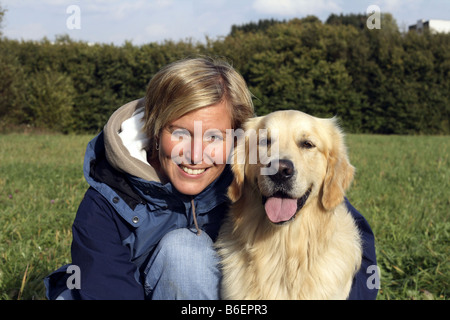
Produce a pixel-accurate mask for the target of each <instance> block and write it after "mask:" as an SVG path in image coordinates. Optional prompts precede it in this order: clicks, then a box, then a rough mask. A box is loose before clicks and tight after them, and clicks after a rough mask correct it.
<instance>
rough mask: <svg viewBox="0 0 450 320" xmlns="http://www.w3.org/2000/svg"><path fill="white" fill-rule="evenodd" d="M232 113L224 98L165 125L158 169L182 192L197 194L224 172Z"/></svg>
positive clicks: (228, 147) (229, 146)
mask: <svg viewBox="0 0 450 320" xmlns="http://www.w3.org/2000/svg"><path fill="white" fill-rule="evenodd" d="M227 129H231V115H230V110H229V108H228V107H227V104H226V101H224V102H220V103H217V104H215V105H211V106H208V107H204V108H201V109H198V110H195V111H192V112H190V113H188V114H186V115H184V116H182V117H181V118H179V119H177V120H175V121H173V122H172V123H170V124H169V125H168V126H166V127H165V128H164V129H163V131H162V133H161V136H160V147H159V149H160V151H159V160H160V170H161V171H162V172H161V173H163V174H164V175H165V177H166V178H167V179H168V180H169V181H170V182H171V183H172V184H173V186H174V187H175V188H176V189H177V190H178V191H179V192H181V193H183V194H187V195H196V194H198V193H200V192H201V191H203V189H205V188H206V187H207V186H208V185H209V184H211V182H213V181H214V180H215V179H216V178H217V177H219V176H220V174H221V173H222V172H223V170H224V168H225V165H226V160H227V157H228V154H229V152H230V150H231V147H232V143H233V139H229V140H231V141H229V143H228V144H227V143H226V141H227V139H226V138H227V135H226V134H227V131H226V130H227Z"/></svg>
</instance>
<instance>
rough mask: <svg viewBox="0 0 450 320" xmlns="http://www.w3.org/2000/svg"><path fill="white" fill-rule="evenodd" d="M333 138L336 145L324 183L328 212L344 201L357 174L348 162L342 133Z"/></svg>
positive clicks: (331, 151) (323, 200) (323, 196)
mask: <svg viewBox="0 0 450 320" xmlns="http://www.w3.org/2000/svg"><path fill="white" fill-rule="evenodd" d="M336 129H337V128H336ZM337 131H338V130H337ZM333 138H334V139H332V140H333V141H334V145H333V146H332V148H331V150H330V151H329V153H328V159H327V172H326V175H325V179H324V182H323V193H322V205H323V207H324V208H325V209H326V210H331V209H334V208H335V207H336V206H337V205H338V204H340V203H341V202H342V201H344V196H345V192H346V191H347V189H348V188H349V187H350V184H351V183H352V181H353V176H354V173H355V168H354V167H353V166H352V165H351V164H350V161H349V160H348V155H347V149H346V147H345V145H344V141H343V140H344V137H343V135H342V133H341V132H337V134H335V135H334V137H333Z"/></svg>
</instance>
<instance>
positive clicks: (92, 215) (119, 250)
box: [44, 105, 378, 299]
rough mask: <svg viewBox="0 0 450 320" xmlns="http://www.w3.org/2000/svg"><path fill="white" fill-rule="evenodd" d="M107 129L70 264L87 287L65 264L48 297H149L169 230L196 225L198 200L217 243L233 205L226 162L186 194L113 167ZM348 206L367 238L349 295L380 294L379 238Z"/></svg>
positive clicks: (96, 152) (203, 223)
mask: <svg viewBox="0 0 450 320" xmlns="http://www.w3.org/2000/svg"><path fill="white" fill-rule="evenodd" d="M124 107H126V106H124ZM135 107H136V106H135V105H133V108H135ZM125 109H127V108H125ZM128 115H129V114H127V115H126V117H127V116H128ZM122 116H123V115H121V116H119V118H120V117H122ZM113 117H114V115H113ZM113 117H112V118H113ZM110 121H111V120H110ZM121 121H122V120H121ZM116 129H117V128H116ZM105 131H106V127H105ZM105 131H103V132H102V133H100V134H99V135H98V136H97V137H95V138H94V139H93V140H92V141H91V142H90V143H89V144H88V147H87V150H86V155H85V160H84V175H85V178H86V180H87V182H88V183H89V185H90V188H89V189H88V190H87V192H86V194H85V196H84V198H83V200H82V202H81V204H80V206H79V208H78V211H77V214H76V217H75V221H74V223H73V227H72V233H73V241H72V248H71V254H72V265H76V266H78V267H79V270H80V276H81V278H80V282H79V284H80V287H81V288H80V289H77V288H74V289H71V290H68V287H67V280H68V279H69V277H71V276H72V271H69V270H68V269H67V268H68V267H69V266H70V265H65V266H63V267H61V268H60V269H58V270H56V271H55V272H53V273H52V274H51V275H49V276H48V277H47V278H45V280H44V282H45V285H46V288H47V298H48V299H55V298H57V297H58V296H59V295H60V294H61V293H63V292H65V295H66V297H67V294H69V295H70V298H73V299H145V294H144V285H143V269H144V268H145V267H146V265H147V261H148V259H149V258H150V256H151V254H152V252H153V250H154V248H155V246H156V245H157V243H158V242H159V240H160V239H161V238H162V237H163V236H164V235H165V234H166V233H167V232H169V231H171V230H174V229H177V228H186V227H193V226H194V220H193V216H192V203H193V204H194V206H195V212H196V217H197V223H198V226H199V228H200V229H202V230H204V231H205V232H207V233H208V235H209V236H210V237H211V238H212V240H213V241H215V239H216V238H217V235H218V232H219V228H220V226H221V222H222V219H223V218H224V216H225V214H226V211H227V210H228V206H229V200H228V198H227V197H226V190H227V188H228V186H229V184H230V183H231V180H232V172H231V170H230V169H229V167H228V166H227V167H226V168H225V170H224V172H223V173H222V175H221V176H220V177H219V178H217V179H216V180H215V181H214V182H213V183H212V184H211V185H209V186H208V187H207V188H206V189H205V190H203V191H202V192H201V193H200V194H198V195H196V196H195V197H192V196H186V195H184V194H181V193H179V192H178V191H177V190H176V189H175V188H174V187H173V186H172V185H171V184H170V183H167V184H163V183H161V182H158V181H149V180H146V179H143V178H139V177H137V176H135V175H132V174H129V173H127V172H126V170H125V169H123V168H118V167H117V165H112V164H111V161H108V159H111V156H109V158H108V155H107V154H108V150H107V148H105V145H106V146H108V144H109V142H108V141H107V143H105V136H108V134H105ZM113 131H115V130H113ZM118 131H120V130H118ZM111 144H113V143H111ZM132 161H135V159H133V160H132ZM119 167H120V165H119ZM346 203H347V206H348V209H349V210H350V212H351V214H352V216H353V217H354V219H355V221H356V224H357V226H358V228H359V230H360V231H361V236H362V240H363V261H362V265H361V269H360V271H359V272H358V273H357V275H356V276H355V279H354V281H353V285H352V290H351V293H350V296H349V299H375V298H376V295H377V291H378V290H377V289H370V288H368V286H367V279H368V277H369V276H371V275H372V273H367V270H368V267H369V266H371V265H376V257H375V246H374V236H373V233H372V231H371V229H370V226H369V225H368V223H367V221H366V220H365V219H364V217H363V216H362V215H361V214H360V213H359V212H358V211H357V210H356V209H355V208H353V206H351V204H350V203H349V202H348V200H346ZM69 280H70V279H69Z"/></svg>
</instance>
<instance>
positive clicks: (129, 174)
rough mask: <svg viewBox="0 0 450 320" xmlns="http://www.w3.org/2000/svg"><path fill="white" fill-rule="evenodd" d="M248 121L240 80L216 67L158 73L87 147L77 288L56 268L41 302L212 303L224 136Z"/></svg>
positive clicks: (200, 61) (226, 174) (224, 179)
mask: <svg viewBox="0 0 450 320" xmlns="http://www.w3.org/2000/svg"><path fill="white" fill-rule="evenodd" d="M252 115H253V104H252V100H251V95H250V93H249V91H248V89H247V86H246V84H245V81H244V79H243V78H242V77H241V76H240V75H239V74H238V73H237V72H236V71H235V70H234V69H233V68H232V67H231V66H230V65H228V64H227V63H225V62H223V61H213V60H211V59H204V58H197V59H188V60H182V61H178V62H175V63H172V64H170V65H168V66H166V67H165V68H163V69H162V70H160V71H159V72H158V73H157V74H156V75H155V76H154V77H153V78H152V79H151V81H150V83H149V85H148V89H147V94H146V98H145V100H144V99H141V100H137V101H133V102H131V103H128V104H126V105H124V106H123V107H121V108H120V109H118V110H117V111H116V112H115V113H114V114H113V115H112V116H111V118H110V119H109V121H108V122H107V124H106V126H105V128H104V130H103V132H102V133H100V134H99V135H98V136H97V137H96V138H94V139H93V140H92V141H91V142H90V143H89V145H88V148H87V151H86V156H85V162H84V172H85V177H86V180H87V182H88V183H89V185H90V188H89V190H88V191H87V192H86V195H85V197H84V199H83V201H82V202H81V204H80V207H79V209H78V212H77V215H76V218H75V221H74V224H73V243H72V264H73V265H75V266H78V267H79V268H78V270H79V273H80V279H79V280H80V281H79V283H78V287H77V286H76V285H75V283H72V282H71V281H72V279H70V277H71V275H72V271H67V267H68V266H64V267H62V268H61V269H59V270H58V271H57V272H55V273H53V274H52V275H51V276H50V277H48V278H47V279H46V285H47V296H48V298H49V299H55V298H59V299H144V298H150V299H218V298H219V281H220V271H219V269H218V263H217V262H218V261H217V256H216V253H215V251H214V249H213V247H212V243H213V242H214V241H215V239H216V237H217V234H218V231H219V227H220V224H221V221H222V218H223V217H224V214H225V212H226V209H227V206H228V200H227V197H226V190H227V187H228V185H229V183H230V182H231V174H230V171H229V168H228V167H227V164H226V162H227V161H226V158H227V156H228V154H229V151H230V150H229V149H230V148H231V145H232V144H231V143H228V144H227V143H226V133H227V129H228V130H229V129H237V128H240V127H241V125H242V123H243V122H244V121H245V120H246V119H247V118H249V117H251V116H252ZM194 133H195V134H194ZM175 151H176V152H175ZM205 151H208V152H205ZM175 153H176V154H175ZM75 280H76V279H75ZM68 282H69V284H70V283H72V284H73V285H75V286H71V285H69V287H71V289H68Z"/></svg>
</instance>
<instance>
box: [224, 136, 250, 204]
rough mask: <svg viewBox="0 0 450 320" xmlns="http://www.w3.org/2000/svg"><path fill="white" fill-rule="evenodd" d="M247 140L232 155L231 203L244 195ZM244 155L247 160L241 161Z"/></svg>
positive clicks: (229, 195)
mask: <svg viewBox="0 0 450 320" xmlns="http://www.w3.org/2000/svg"><path fill="white" fill-rule="evenodd" d="M245 144H246V142H245V138H244V140H243V142H239V141H238V143H237V146H236V147H235V148H234V151H233V153H232V159H233V163H232V165H231V170H232V171H233V175H234V177H233V181H232V182H231V185H230V187H229V188H228V198H230V200H231V202H236V201H238V200H239V198H240V197H241V195H242V190H243V188H244V179H245V172H244V171H245V158H247V156H246V151H245V149H246V148H245ZM242 154H243V155H244V156H245V158H244V159H241V155H242Z"/></svg>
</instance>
